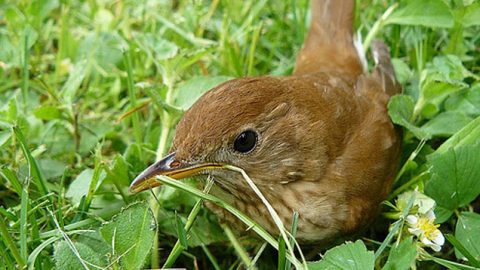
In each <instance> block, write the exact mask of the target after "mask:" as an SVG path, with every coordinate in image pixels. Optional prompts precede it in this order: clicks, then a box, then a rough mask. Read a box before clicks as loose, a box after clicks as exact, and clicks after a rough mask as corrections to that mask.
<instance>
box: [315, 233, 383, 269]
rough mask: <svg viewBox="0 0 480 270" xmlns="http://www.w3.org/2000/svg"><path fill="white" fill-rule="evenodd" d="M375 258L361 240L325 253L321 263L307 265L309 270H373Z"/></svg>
mask: <svg viewBox="0 0 480 270" xmlns="http://www.w3.org/2000/svg"><path fill="white" fill-rule="evenodd" d="M374 265H375V257H374V255H373V251H368V250H367V248H366V247H365V244H364V243H363V242H362V241H361V240H357V241H356V242H355V243H352V242H347V243H345V244H342V245H340V246H337V247H334V248H332V249H330V250H328V251H327V253H325V256H324V257H323V259H322V260H321V261H318V262H313V263H309V264H308V266H309V269H310V270H323V269H344V270H347V269H348V270H349V269H364V270H368V269H373V268H374Z"/></svg>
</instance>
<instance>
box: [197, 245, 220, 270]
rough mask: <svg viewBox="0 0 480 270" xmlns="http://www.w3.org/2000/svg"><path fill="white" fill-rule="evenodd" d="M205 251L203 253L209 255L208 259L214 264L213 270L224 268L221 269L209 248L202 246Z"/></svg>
mask: <svg viewBox="0 0 480 270" xmlns="http://www.w3.org/2000/svg"><path fill="white" fill-rule="evenodd" d="M200 247H201V248H202V250H203V252H204V253H205V255H207V258H208V259H209V260H210V262H211V263H212V266H213V268H215V270H221V269H222V268H220V265H218V262H217V259H216V258H215V256H214V255H213V254H212V253H211V252H210V250H209V249H208V248H207V246H205V245H203V244H202V245H201V246H200Z"/></svg>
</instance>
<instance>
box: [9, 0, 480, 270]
mask: <svg viewBox="0 0 480 270" xmlns="http://www.w3.org/2000/svg"><path fill="white" fill-rule="evenodd" d="M356 9H357V12H356V20H355V26H356V29H357V31H358V36H360V37H361V38H362V42H363V45H364V47H365V49H366V50H368V48H369V45H370V44H371V41H372V40H373V39H375V38H378V39H383V40H384V41H385V42H386V43H387V44H388V45H389V47H390V49H391V54H392V57H393V62H394V65H395V68H396V73H397V77H398V79H399V81H400V82H401V83H402V85H403V86H404V93H403V95H399V96H395V97H394V98H392V99H391V101H390V104H389V108H388V109H389V113H390V116H391V118H392V120H393V121H394V122H395V123H396V124H398V125H399V126H401V128H403V129H404V133H403V136H404V139H403V140H404V144H403V155H402V164H401V169H400V171H399V172H398V175H397V177H396V180H395V183H394V187H393V190H392V193H391V195H390V197H389V198H388V201H386V202H385V203H384V207H383V211H382V213H381V215H380V216H379V218H378V220H377V221H376V222H375V224H373V225H372V226H371V227H370V228H369V229H368V230H366V231H365V232H363V233H362V234H361V235H359V236H358V238H356V239H339V241H338V243H337V245H334V246H332V247H330V248H329V249H322V250H319V252H321V254H322V256H318V255H317V256H312V254H311V253H312V252H309V250H308V249H304V250H303V253H304V254H305V255H307V254H309V255H310V256H307V257H308V258H307V260H309V262H308V263H307V262H305V261H304V259H303V258H302V256H301V255H300V253H299V252H298V250H296V251H293V250H291V249H290V248H289V247H291V246H292V245H291V244H293V241H292V243H289V241H287V244H285V241H284V240H283V239H282V238H281V237H280V238H279V237H278V236H276V235H274V236H272V235H269V234H268V233H266V232H263V231H262V230H261V228H258V225H256V224H254V223H252V221H251V220H250V219H249V218H248V217H247V216H244V215H243V214H242V213H240V212H238V210H236V209H230V210H231V211H233V212H234V213H236V214H237V215H238V216H239V217H240V218H241V219H242V221H244V222H246V223H247V224H249V225H251V226H252V230H256V231H257V232H258V233H259V235H260V238H252V237H251V235H239V234H237V233H236V232H235V231H232V229H230V228H229V226H228V225H225V224H220V223H219V222H218V220H217V218H216V216H215V215H213V214H212V213H211V212H210V211H209V210H208V209H207V208H205V207H203V200H213V201H216V202H218V203H219V204H224V202H223V201H221V200H218V199H217V198H212V196H209V195H208V194H207V193H208V188H209V184H210V183H207V185H206V187H205V188H204V190H203V191H202V190H201V189H198V188H199V187H198V186H197V185H196V182H195V180H194V179H188V180H183V181H177V182H175V181H172V180H170V179H167V178H162V180H161V181H162V182H163V183H164V185H163V187H162V188H160V189H156V190H154V191H153V192H143V193H140V194H136V195H133V194H131V193H130V192H129V191H128V187H129V185H130V182H131V181H132V179H133V178H134V177H135V176H136V175H137V174H138V173H139V172H141V171H142V170H143V169H144V168H146V167H147V166H148V165H149V164H151V163H152V162H153V161H154V160H156V159H158V158H160V157H162V156H164V155H165V154H166V153H167V152H168V150H169V147H170V144H171V140H172V136H173V134H174V130H175V125H176V123H177V122H178V120H179V119H180V117H181V115H182V113H183V112H184V111H185V110H186V109H188V108H189V107H190V106H191V105H192V104H193V102H194V101H195V100H196V99H197V98H198V97H199V96H200V95H202V94H203V93H205V92H206V91H207V90H209V89H210V88H212V87H213V86H215V85H217V84H219V83H221V82H223V81H225V80H228V79H230V78H235V77H244V76H256V75H267V74H269V75H288V74H291V72H292V70H293V65H294V60H295V56H296V52H297V51H298V50H299V49H300V48H301V46H302V43H303V39H304V37H305V34H306V33H307V31H308V27H307V26H308V24H309V20H310V17H309V1H307V0H297V1H295V0H292V1H281V0H270V1H267V0H255V1H254V0H244V1H234V0H225V1H220V0H212V1H202V0H190V1H187V0H170V1H168V0H141V1H133V0H124V1H121V0H117V1H113V0H88V1H78V0H18V1H16V0H0V235H1V237H0V269H24V268H28V269H51V268H57V269H104V268H106V269H141V268H160V267H162V266H165V267H186V268H187V269H282V270H283V269H292V268H294V267H296V268H297V269H301V268H309V269H374V268H375V269H410V268H413V269H444V268H445V267H446V268H450V269H478V268H480V214H479V212H480V199H479V195H480V144H479V143H480V1H478V0H422V1H415V0H410V1H406V0H402V1H393V0H371V1H364V0H357V7H356ZM368 61H369V66H370V67H371V66H372V65H373V61H372V60H371V57H370V56H369V55H368ZM224 206H225V205H224ZM225 207H227V208H228V207H229V206H228V205H226V206H225ZM432 213H435V217H433V216H432ZM239 222H241V221H239ZM441 235H443V236H444V237H445V243H444V244H443V245H441V244H440V242H441V241H439V237H441ZM357 239H358V240H357ZM344 240H350V241H347V242H344ZM437 240H438V241H437ZM435 244H439V245H438V246H441V250H440V251H435V249H436V248H437V246H435ZM292 254H293V256H292ZM322 258H323V259H322Z"/></svg>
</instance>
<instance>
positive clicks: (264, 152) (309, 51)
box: [131, 0, 401, 243]
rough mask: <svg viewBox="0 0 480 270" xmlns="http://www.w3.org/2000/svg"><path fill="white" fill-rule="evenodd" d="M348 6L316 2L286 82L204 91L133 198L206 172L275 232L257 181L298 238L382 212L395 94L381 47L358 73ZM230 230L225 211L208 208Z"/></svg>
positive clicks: (265, 79)
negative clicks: (370, 65) (167, 181)
mask: <svg viewBox="0 0 480 270" xmlns="http://www.w3.org/2000/svg"><path fill="white" fill-rule="evenodd" d="M353 12H354V1H353V0H335V1H333V0H332V1H329V0H313V1H312V23H311V28H310V32H309V34H308V37H307V39H306V41H305V44H304V47H303V49H302V50H301V51H300V53H299V55H298V57H297V61H296V65H295V72H294V74H293V75H292V76H287V77H273V76H262V77H250V78H240V79H234V80H230V81H227V82H225V83H223V84H221V85H219V86H217V87H215V88H213V89H211V90H210V91H209V92H207V93H206V94H205V95H203V96H202V97H201V98H200V99H199V100H198V101H197V102H196V103H195V104H194V105H193V106H192V107H191V108H190V109H189V110H188V111H187V112H186V113H185V115H184V116H183V119H182V120H181V121H180V122H179V124H178V126H177V128H176V134H175V138H174V141H173V146H172V148H171V150H170V154H169V155H167V156H166V157H165V158H164V159H162V160H160V161H158V162H157V163H155V164H153V165H152V166H150V167H149V168H147V169H146V170H145V171H144V172H143V173H142V174H140V175H139V176H138V177H137V178H136V179H135V180H134V181H133V183H132V185H131V190H132V191H133V192H139V191H142V190H145V189H150V188H152V187H155V186H158V185H159V184H158V182H156V181H155V179H154V176H156V175H167V176H170V177H172V178H175V179H181V178H185V177H191V176H198V175H210V176H212V177H213V178H214V180H215V184H216V185H214V187H215V188H213V189H212V191H211V193H213V194H214V195H216V196H218V197H220V198H222V199H224V200H225V201H227V202H228V203H230V204H232V205H233V206H235V207H236V208H237V209H239V210H241V211H243V212H244V213H246V214H247V215H248V216H250V217H251V218H253V219H254V220H255V221H256V222H258V223H259V224H260V225H262V226H263V227H264V228H265V229H266V230H267V231H269V232H271V233H273V234H278V230H277V227H276V226H275V223H274V222H273V220H272V218H271V216H270V214H269V213H268V211H267V208H266V207H265V206H264V205H263V204H262V202H261V200H260V199H259V198H258V197H257V195H256V194H255V193H254V192H253V191H252V190H251V188H250V187H249V186H248V184H247V183H246V182H245V180H244V179H243V178H242V176H241V174H239V173H238V172H233V171H229V170H225V169H222V165H223V164H231V165H234V166H237V167H240V168H242V169H244V170H245V172H246V173H247V174H248V175H249V176H250V178H251V179H252V180H253V181H254V182H255V184H256V185H257V186H258V188H259V189H260V190H261V192H262V193H263V194H264V195H265V197H266V199H267V200H268V201H269V202H270V204H271V205H272V206H273V208H274V209H275V210H276V212H277V213H278V214H279V216H280V218H281V219H282V221H283V223H284V224H285V225H286V227H287V229H288V227H289V224H291V219H292V214H293V212H294V211H297V212H298V213H299V221H298V227H297V230H298V232H297V240H298V241H299V242H300V243H320V242H324V241H326V240H329V239H332V238H334V237H337V236H344V235H348V234H350V233H353V232H356V231H358V230H359V229H361V228H362V227H365V225H367V224H369V222H371V221H372V219H373V218H374V217H375V214H376V213H377V212H378V206H379V204H380V202H381V201H382V200H384V199H385V197H386V195H387V193H388V192H389V190H390V187H391V184H392V179H393V178H394V176H395V173H396V169H397V165H398V162H399V154H400V142H401V140H400V135H399V134H398V133H397V131H396V129H395V127H394V125H393V124H392V122H391V121H390V118H389V116H388V113H387V109H386V106H387V102H388V100H389V98H390V96H392V95H394V94H397V93H400V91H401V87H400V85H399V84H398V83H397V82H396V80H395V76H394V70H393V67H392V65H391V62H390V56H389V51H388V48H387V47H386V46H385V45H384V44H383V43H381V42H375V43H374V44H373V46H372V47H373V48H372V51H373V57H374V59H375V62H376V67H375V69H374V70H373V72H372V73H371V74H368V73H365V72H364V70H363V65H362V63H361V61H360V57H359V54H358V52H357V50H356V48H355V46H354V42H353V34H352V32H353V30H352V28H353V26H352V20H353ZM209 207H211V208H212V209H213V211H214V212H215V213H217V214H218V215H220V216H221V217H222V218H223V219H224V220H226V221H229V222H231V223H239V222H238V220H236V219H235V217H233V216H232V215H230V214H229V213H228V212H227V211H225V210H223V209H222V208H219V207H216V206H214V205H209Z"/></svg>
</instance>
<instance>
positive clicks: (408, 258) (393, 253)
mask: <svg viewBox="0 0 480 270" xmlns="http://www.w3.org/2000/svg"><path fill="white" fill-rule="evenodd" d="M416 257H417V246H416V245H415V244H414V243H413V241H412V238H411V237H410V238H406V239H404V240H402V242H400V244H399V245H398V246H394V247H392V248H391V249H390V253H389V255H388V260H387V263H386V264H385V265H384V266H383V268H382V270H402V269H405V270H407V269H410V268H411V266H412V265H414V264H415V258H416Z"/></svg>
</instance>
